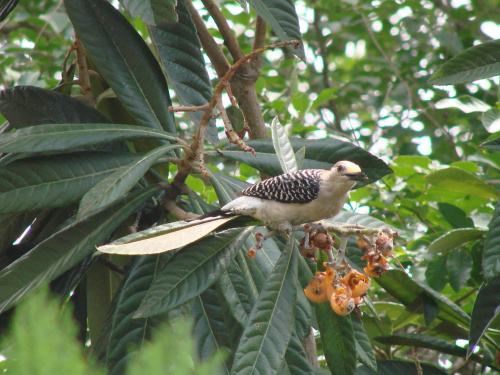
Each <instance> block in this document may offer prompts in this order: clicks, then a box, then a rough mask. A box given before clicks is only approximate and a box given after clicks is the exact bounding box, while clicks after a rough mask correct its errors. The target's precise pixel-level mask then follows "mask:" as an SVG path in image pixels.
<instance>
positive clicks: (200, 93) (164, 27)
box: [150, 0, 219, 144]
mask: <svg viewBox="0 0 500 375" xmlns="http://www.w3.org/2000/svg"><path fill="white" fill-rule="evenodd" d="M176 11H177V14H178V15H179V21H178V22H176V23H164V24H161V25H159V24H157V27H151V28H150V31H151V38H152V41H153V44H154V47H155V48H156V50H157V51H158V56H159V57H160V61H161V64H162V65H163V67H164V69H165V72H166V74H167V77H168V79H169V82H170V83H171V85H172V87H173V88H174V90H175V93H176V95H177V98H178V100H179V101H180V103H181V104H182V105H185V106H202V105H204V104H207V103H208V102H209V101H210V100H211V99H212V85H211V83H210V78H209V76H208V72H207V68H206V63H205V60H204V58H203V54H202V52H201V50H200V48H201V43H200V40H199V39H198V35H197V32H196V27H195V26H194V23H193V20H192V19H191V15H190V13H189V9H188V7H187V4H186V0H178V1H177V8H176ZM187 115H188V116H189V118H190V119H191V121H192V122H193V124H194V125H195V129H197V128H198V125H199V123H200V121H201V117H202V116H203V111H197V112H187ZM207 139H208V140H209V141H210V142H211V143H213V144H217V143H218V141H219V139H218V137H217V128H216V126H215V120H210V122H209V126H208V131H207Z"/></svg>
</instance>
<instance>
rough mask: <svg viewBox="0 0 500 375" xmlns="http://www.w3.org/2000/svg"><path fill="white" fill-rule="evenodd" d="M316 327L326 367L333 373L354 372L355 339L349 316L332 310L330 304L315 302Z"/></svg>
mask: <svg viewBox="0 0 500 375" xmlns="http://www.w3.org/2000/svg"><path fill="white" fill-rule="evenodd" d="M314 308H315V310H316V318H317V319H318V328H319V331H320V333H321V341H322V343H323V350H324V352H325V357H326V362H327V363H328V368H329V369H330V370H331V372H332V373H333V374H335V375H352V374H355V373H356V353H357V352H356V339H355V336H354V330H353V325H352V321H351V316H350V315H346V316H340V315H337V314H335V313H334V312H333V310H332V308H331V306H330V304H329V303H328V302H325V303H315V304H314Z"/></svg>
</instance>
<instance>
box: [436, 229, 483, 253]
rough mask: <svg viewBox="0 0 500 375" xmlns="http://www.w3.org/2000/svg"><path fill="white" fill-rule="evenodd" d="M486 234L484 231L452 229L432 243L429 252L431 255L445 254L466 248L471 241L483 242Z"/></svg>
mask: <svg viewBox="0 0 500 375" xmlns="http://www.w3.org/2000/svg"><path fill="white" fill-rule="evenodd" d="M485 234H486V230H484V229H476V228H459V229H452V230H450V231H448V232H446V233H445V234H443V235H442V236H439V237H438V238H436V239H435V240H434V241H432V242H431V244H430V245H429V247H428V248H427V251H429V252H430V253H445V252H447V251H450V250H454V249H457V248H460V247H462V246H465V245H466V244H468V243H469V242H471V241H482V240H483V239H484V236H485Z"/></svg>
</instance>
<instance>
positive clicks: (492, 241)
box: [483, 202, 500, 280]
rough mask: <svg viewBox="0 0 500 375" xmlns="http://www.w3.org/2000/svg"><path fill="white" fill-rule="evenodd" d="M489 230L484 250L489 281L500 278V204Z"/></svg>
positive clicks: (485, 275)
mask: <svg viewBox="0 0 500 375" xmlns="http://www.w3.org/2000/svg"><path fill="white" fill-rule="evenodd" d="M489 228H490V230H489V231H488V234H487V235H486V240H485V242H484V250H483V272H484V277H485V278H486V279H487V280H489V279H492V278H494V277H496V276H500V202H498V203H497V205H496V207H495V212H494V213H493V218H492V219H491V222H490V225H489Z"/></svg>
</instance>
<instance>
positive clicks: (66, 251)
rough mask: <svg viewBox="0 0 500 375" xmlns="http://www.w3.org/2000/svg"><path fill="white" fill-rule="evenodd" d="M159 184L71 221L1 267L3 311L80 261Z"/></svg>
mask: <svg viewBox="0 0 500 375" xmlns="http://www.w3.org/2000/svg"><path fill="white" fill-rule="evenodd" d="M158 192H159V188H158V187H156V186H152V187H148V188H145V189H140V190H137V191H135V192H134V193H132V194H129V195H128V196H126V197H124V198H122V199H120V200H118V201H116V202H115V203H113V204H111V205H110V206H107V207H104V208H102V209H101V210H99V211H97V212H94V213H92V214H91V215H89V216H87V217H85V218H83V219H82V220H81V221H80V222H78V223H76V224H73V223H70V224H69V225H67V226H66V227H64V228H62V229H61V230H59V231H58V232H56V233H54V234H53V235H52V236H50V237H49V238H47V239H46V240H45V241H42V242H40V243H39V244H38V245H36V246H35V247H34V248H33V249H31V250H30V251H28V252H27V253H26V254H24V255H23V256H21V257H20V258H19V259H17V260H16V261H15V262H13V263H11V264H9V265H8V266H7V267H5V268H4V269H3V270H2V271H0V284H2V285H3V287H2V288H1V289H0V311H5V310H7V309H8V308H10V307H12V306H13V305H15V304H16V303H17V302H18V301H19V300H20V299H21V298H23V297H24V296H25V295H26V294H27V293H29V292H30V291H32V290H33V289H36V288H37V287H38V286H40V285H41V284H42V283H43V282H47V281H51V280H53V279H55V278H56V277H58V276H59V275H61V274H62V273H64V272H65V271H67V270H69V269H70V268H71V267H73V266H74V265H76V264H77V263H78V262H80V261H81V260H82V259H83V258H84V257H85V256H87V255H88V254H90V253H91V252H92V251H94V250H95V247H96V245H98V244H100V243H101V242H103V241H104V240H106V238H108V236H109V235H110V234H111V233H112V232H113V231H114V230H115V229H116V228H117V227H118V226H119V225H120V224H121V223H122V221H123V220H125V219H126V218H127V217H128V216H129V215H130V214H131V213H133V212H135V211H136V210H137V209H139V207H141V206H142V205H143V204H144V202H145V201H146V200H148V199H149V198H151V196H153V195H154V194H156V193H158Z"/></svg>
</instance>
